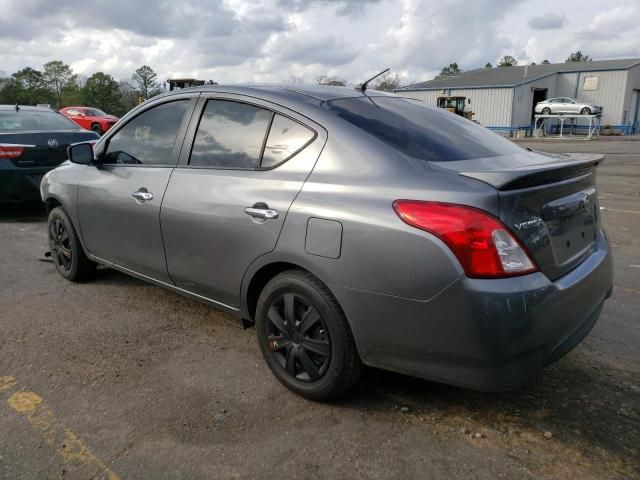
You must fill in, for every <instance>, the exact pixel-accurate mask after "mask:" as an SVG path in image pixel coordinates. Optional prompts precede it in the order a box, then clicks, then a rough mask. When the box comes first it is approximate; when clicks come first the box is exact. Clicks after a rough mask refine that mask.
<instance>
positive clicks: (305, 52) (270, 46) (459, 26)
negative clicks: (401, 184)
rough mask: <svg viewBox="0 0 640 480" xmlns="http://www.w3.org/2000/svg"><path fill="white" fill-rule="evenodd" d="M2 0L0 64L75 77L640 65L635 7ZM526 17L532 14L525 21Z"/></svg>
mask: <svg viewBox="0 0 640 480" xmlns="http://www.w3.org/2000/svg"><path fill="white" fill-rule="evenodd" d="M55 4H56V7H55V8H51V3H50V1H49V0H21V2H19V3H17V2H15V1H13V0H0V10H1V11H2V12H3V15H2V17H0V52H2V53H0V66H1V67H0V68H2V70H4V71H5V72H6V73H7V74H10V73H11V72H14V71H16V70H19V69H21V68H24V67H26V66H32V67H34V68H41V65H42V64H43V63H45V62H47V61H49V60H52V59H60V60H63V61H64V62H66V63H69V64H70V65H71V66H72V67H73V69H74V70H75V71H76V72H77V73H81V74H83V75H90V74H91V73H93V72H94V71H98V70H102V71H105V72H106V73H110V74H112V75H114V76H115V77H116V78H128V77H130V76H131V74H132V72H133V71H134V70H135V69H136V68H137V67H138V66H140V65H142V64H148V65H150V66H151V67H152V68H153V69H155V70H156V71H157V73H158V75H159V78H161V79H165V78H168V77H170V76H187V77H192V76H193V77H196V78H202V79H205V80H209V79H211V80H215V81H218V82H247V81H251V82H278V81H283V80H285V79H287V78H289V77H290V76H292V75H294V76H304V77H306V78H307V79H308V80H312V79H313V78H315V77H316V76H317V75H319V74H326V75H329V76H337V77H340V78H344V79H347V80H348V81H350V82H351V83H357V82H359V81H362V79H364V78H366V77H368V76H370V75H372V74H374V73H376V72H378V71H380V70H382V69H383V68H385V67H387V66H389V67H391V68H392V70H394V71H396V72H399V73H401V74H402V75H403V76H404V77H405V78H407V79H411V80H416V81H420V80H425V79H428V78H431V77H432V76H433V75H434V74H436V73H437V72H438V71H439V70H440V69H441V68H442V67H443V66H444V65H448V64H449V63H452V62H457V63H458V64H459V65H460V66H461V67H462V68H463V69H466V70H469V69H472V68H476V67H480V66H483V65H484V64H485V63H486V62H491V63H493V64H495V63H496V62H497V60H498V59H499V58H500V57H501V56H502V55H506V54H511V55H514V56H516V57H517V58H518V60H519V61H520V63H529V62H532V61H535V62H538V63H539V62H541V61H542V60H544V59H548V60H550V61H552V62H553V61H562V60H564V58H565V57H566V56H567V55H568V54H569V53H570V52H572V51H575V50H578V49H579V50H582V52H583V53H586V54H588V55H590V56H592V57H594V58H596V59H598V58H604V57H617V58H620V57H640V42H638V41H637V39H638V38H640V11H639V9H638V7H637V0H620V2H618V4H617V6H616V7H615V8H608V7H607V5H606V4H603V3H602V2H600V1H597V0H583V1H582V2H581V4H580V8H579V9H576V8H575V5H572V4H570V2H564V3H561V2H557V0H486V1H482V2H478V1H474V2H469V1H467V0H349V1H348V0H342V1H341V0H331V1H329V0H261V1H248V0H183V1H181V2H179V3H175V1H171V0H159V1H158V2H154V3H153V6H150V4H149V3H148V2H133V1H131V0H110V1H109V2H104V3H103V4H101V5H100V6H99V7H96V6H95V4H94V3H92V2H87V1H86V0H58V1H56V2H55ZM532 12H540V15H533V16H532Z"/></svg>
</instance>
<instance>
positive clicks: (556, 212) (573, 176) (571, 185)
mask: <svg viewBox="0 0 640 480" xmlns="http://www.w3.org/2000/svg"><path fill="white" fill-rule="evenodd" d="M602 160H603V156H602V155H594V154H565V155H558V154H546V153H544V154H543V153H539V152H523V153H522V154H515V155H504V156H500V157H491V158H481V159H472V160H462V161H455V162H445V163H438V164H437V166H438V167H441V168H447V169H450V170H455V171H456V172H458V173H459V174H460V175H463V176H466V177H470V178H474V179H476V180H480V181H482V182H484V183H487V184H489V185H491V186H492V187H494V188H495V189H496V190H497V191H498V195H499V198H500V215H499V216H500V220H502V221H503V222H504V223H505V225H507V226H508V227H509V228H510V229H511V230H512V232H513V233H514V235H516V237H517V238H518V239H519V240H520V241H521V242H522V243H523V245H525V246H526V247H527V249H528V250H529V253H530V254H531V255H532V256H533V258H534V259H535V261H536V263H537V264H538V266H539V267H540V270H541V271H542V272H543V273H544V274H545V275H547V277H549V278H550V279H551V280H555V279H557V278H559V277H561V276H562V275H565V274H566V273H567V272H569V271H571V270H572V269H574V268H575V267H577V266H578V265H579V264H580V263H582V261H583V260H584V259H586V258H587V257H588V256H589V255H590V254H591V253H592V252H593V250H594V248H595V243H596V238H597V234H598V230H599V217H600V211H599V204H598V196H597V191H596V169H597V166H598V165H599V164H600V163H601V162H602Z"/></svg>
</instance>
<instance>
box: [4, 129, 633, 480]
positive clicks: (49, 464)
mask: <svg viewBox="0 0 640 480" xmlns="http://www.w3.org/2000/svg"><path fill="white" fill-rule="evenodd" d="M526 144H527V146H530V147H532V148H538V149H541V150H548V151H556V152H560V151H565V152H569V151H571V152H576V151H598V152H602V153H606V154H607V160H606V162H605V164H604V165H603V166H602V168H601V169H600V173H599V179H598V182H599V192H600V198H601V205H602V206H604V207H605V210H604V213H603V217H604V221H605V224H606V226H607V228H608V230H609V234H610V237H611V239H612V243H613V250H614V255H615V268H616V272H615V288H614V294H613V296H612V298H611V299H610V300H609V301H608V302H607V303H606V306H605V308H604V312H603V314H602V317H601V319H600V321H599V322H598V324H597V325H596V327H595V328H594V330H593V332H592V333H591V334H590V335H589V336H588V337H587V339H586V340H585V341H584V342H583V343H582V344H581V345H580V346H578V347H577V348H576V349H575V350H574V351H572V352H571V353H570V354H569V355H567V356H566V357H565V358H563V359H561V360H560V361H559V362H557V363H556V364H553V365H551V366H549V367H548V368H546V369H545V370H544V371H543V372H542V373H541V374H540V375H539V377H538V378H537V379H536V380H535V381H533V382H532V383H531V384H529V385H527V386H526V387H524V388H521V389H519V390H516V391H512V392H508V393H492V394H489V393H477V392H472V391H468V390H464V389H458V388H453V387H448V386H445V385H441V384H437V383H432V382H426V381H422V380H417V379H413V378H410V377H405V376H401V375H397V374H392V373H387V372H383V371H379V370H373V369H370V370H368V371H367V373H366V374H365V377H364V378H363V380H362V381H361V382H360V384H359V385H358V386H357V387H356V388H355V389H354V390H353V391H352V392H350V393H349V394H348V395H346V396H345V397H343V398H341V399H340V400H339V401H336V402H334V403H331V404H317V403H312V402H309V401H305V400H303V399H301V398H299V397H297V396H295V395H293V394H291V393H289V392H288V391H287V390H285V389H284V388H283V387H281V386H280V384H279V383H278V382H277V381H276V380H275V379H274V377H273V376H272V375H271V373H270V372H269V371H268V369H267V367H266V366H265V365H264V364H263V361H262V358H261V356H260V352H259V349H258V346H257V344H256V342H255V338H254V332H253V331H252V330H248V331H244V330H242V329H241V328H240V326H239V325H238V324H237V323H236V322H235V320H234V319H233V318H231V317H230V316H228V315H226V314H224V313H221V312H219V311H216V310H214V309H212V308H210V307H207V306H204V305H202V304H199V303H197V302H195V301H192V300H189V299H186V298H183V297H181V296H179V295H176V294H174V293H171V292H168V291H164V290H162V289H160V288H157V287H154V286H151V285H148V284H145V283H142V282H140V281H138V280H135V279H132V278H129V277H126V276H124V275H122V274H120V273H118V272H115V271H112V270H108V269H100V270H99V272H98V275H97V278H96V279H95V280H94V281H91V282H90V283H86V284H82V285H76V284H72V283H69V282H66V281H64V280H63V279H62V278H61V277H60V276H59V275H58V274H57V273H56V271H55V269H54V267H53V265H52V264H51V263H48V262H43V261H40V259H41V258H42V255H43V252H44V251H45V240H46V233H45V215H44V213H43V212H42V211H40V210H39V209H33V208H24V207H23V208H11V209H6V208H4V207H3V209H2V213H1V214H0V245H1V247H2V248H1V249H0V262H1V263H0V264H1V265H2V267H1V270H0V305H1V307H0V478H11V479H34V478H154V479H162V478H291V477H296V478H398V479H407V478H422V479H425V478H427V479H429V478H434V479H435V478H437V479H440V478H465V479H468V478H487V479H495V478H525V479H526V478H536V479H537V478H572V479H573V478H580V479H591V478H593V479H604V478H615V479H618V478H640V433H639V432H640V411H639V408H640V281H639V279H640V239H639V238H640V194H639V192H640V143H638V142H626V141H617V142H607V141H594V142H559V141H558V142H550V141H545V142H538V143H536V142H532V141H528V142H526Z"/></svg>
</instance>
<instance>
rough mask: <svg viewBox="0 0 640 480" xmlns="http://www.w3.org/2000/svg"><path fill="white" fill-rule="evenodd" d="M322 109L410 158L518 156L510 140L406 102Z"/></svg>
mask: <svg viewBox="0 0 640 480" xmlns="http://www.w3.org/2000/svg"><path fill="white" fill-rule="evenodd" d="M324 105H325V108H327V109H329V110H330V111H331V112H333V113H335V114H336V115H338V116H339V117H341V118H343V119H345V120H347V121H348V122H350V123H352V124H354V125H356V126H357V127H359V128H361V129H362V130H364V131H366V132H367V133H370V134H371V135H373V136H374V137H376V138H377V139H379V140H382V141H383V142H385V143H386V144H387V145H390V146H391V147H393V148H395V149H396V150H399V151H401V152H402V153H405V154H407V155H410V156H412V157H416V158H421V159H424V160H429V161H435V162H446V161H452V160H466V159H469V158H481V157H495V156H498V155H506V154H509V153H517V152H522V149H521V148H520V147H518V146H516V145H514V144H513V143H511V142H510V141H509V140H506V139H504V138H502V137H500V136H499V135H497V134H495V133H493V132H491V131H490V130H487V129H486V128H484V127H482V126H480V125H478V124H476V123H474V122H471V121H469V120H466V119H464V118H462V117H460V116H459V115H456V114H453V113H450V112H447V111H444V110H442V109H439V108H435V107H431V106H428V105H427V104H425V103H423V102H420V101H417V100H409V99H406V98H398V97H370V98H365V97H363V98H349V99H340V100H332V101H330V102H325V104H324Z"/></svg>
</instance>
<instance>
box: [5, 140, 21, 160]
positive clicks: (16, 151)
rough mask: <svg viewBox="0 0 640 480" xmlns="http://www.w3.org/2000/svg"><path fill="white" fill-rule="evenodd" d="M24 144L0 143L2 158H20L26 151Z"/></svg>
mask: <svg viewBox="0 0 640 480" xmlns="http://www.w3.org/2000/svg"><path fill="white" fill-rule="evenodd" d="M24 147H25V146H24V145H13V144H8V143H4V144H3V143H0V158H18V157H19V156H20V155H22V152H24Z"/></svg>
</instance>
